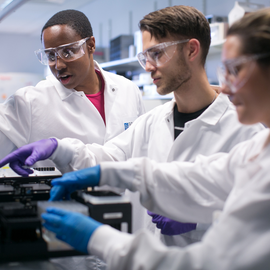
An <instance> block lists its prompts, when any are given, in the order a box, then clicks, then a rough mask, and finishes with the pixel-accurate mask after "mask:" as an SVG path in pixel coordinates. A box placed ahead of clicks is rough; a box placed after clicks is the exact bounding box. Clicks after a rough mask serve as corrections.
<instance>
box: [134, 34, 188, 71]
mask: <svg viewBox="0 0 270 270" xmlns="http://www.w3.org/2000/svg"><path fill="white" fill-rule="evenodd" d="M188 41H189V39H185V40H178V41H168V42H163V43H160V44H157V45H155V46H153V47H151V48H149V49H147V50H145V51H143V52H140V53H139V54H138V55H137V58H138V61H139V63H140V64H141V66H142V67H143V68H144V69H145V66H146V62H147V61H148V62H149V63H150V64H151V65H153V66H155V67H159V66H162V65H164V64H165V63H166V62H168V61H169V60H170V59H171V58H172V57H173V54H174V53H175V51H176V45H177V44H180V43H185V42H188Z"/></svg>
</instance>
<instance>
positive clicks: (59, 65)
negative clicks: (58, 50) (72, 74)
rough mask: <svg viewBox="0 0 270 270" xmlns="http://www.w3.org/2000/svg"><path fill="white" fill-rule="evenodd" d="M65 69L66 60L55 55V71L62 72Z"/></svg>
mask: <svg viewBox="0 0 270 270" xmlns="http://www.w3.org/2000/svg"><path fill="white" fill-rule="evenodd" d="M63 68H66V64H65V62H64V60H63V59H62V58H61V57H60V56H59V55H57V54H55V69H56V70H61V69H63Z"/></svg>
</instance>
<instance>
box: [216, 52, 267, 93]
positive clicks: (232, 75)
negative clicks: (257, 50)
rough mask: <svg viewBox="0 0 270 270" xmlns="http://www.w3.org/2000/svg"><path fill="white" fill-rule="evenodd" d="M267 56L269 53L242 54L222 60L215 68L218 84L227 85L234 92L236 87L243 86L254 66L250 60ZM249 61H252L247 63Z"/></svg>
mask: <svg viewBox="0 0 270 270" xmlns="http://www.w3.org/2000/svg"><path fill="white" fill-rule="evenodd" d="M267 56H270V54H268V53H264V54H255V55H249V56H246V55H244V56H241V57H238V58H233V59H229V60H227V61H225V62H223V63H222V64H221V66H220V67H218V70H217V74H218V79H219V84H220V86H225V87H226V86H227V87H229V88H230V90H231V91H232V93H235V92H236V91H237V90H238V89H240V88H241V87H243V86H244V85H245V83H246V82H247V80H248V79H249V77H250V75H251V73H252V71H253V69H254V67H255V63H254V62H252V61H254V60H258V59H260V58H264V57H267ZM250 62H252V63H251V64H249V65H247V64H248V63H250Z"/></svg>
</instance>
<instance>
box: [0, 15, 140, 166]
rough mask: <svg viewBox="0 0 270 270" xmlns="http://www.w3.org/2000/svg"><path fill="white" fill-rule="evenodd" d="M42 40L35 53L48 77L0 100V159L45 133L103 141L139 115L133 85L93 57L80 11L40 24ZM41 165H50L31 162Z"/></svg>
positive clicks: (92, 42) (90, 37)
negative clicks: (47, 71) (107, 70)
mask: <svg viewBox="0 0 270 270" xmlns="http://www.w3.org/2000/svg"><path fill="white" fill-rule="evenodd" d="M41 41H42V45H43V48H42V49H40V50H37V51H35V54H36V55H37V57H38V59H39V61H40V62H41V64H43V65H48V66H49V68H50V70H51V72H52V74H53V75H49V76H48V77H47V78H46V80H43V81H41V82H40V83H38V84H37V85H36V86H34V87H32V86H30V87H25V88H23V89H20V90H18V91H17V92H16V93H15V94H14V95H13V96H11V97H10V98H8V99H7V100H6V102H5V103H2V104H0V119H1V121H0V150H1V151H0V158H3V157H4V156H6V155H7V154H8V153H10V152H11V151H12V150H15V149H16V148H18V147H21V146H23V145H25V144H28V143H31V142H34V141H37V140H40V139H45V138H49V137H58V138H65V137H71V138H77V139H80V140H81V141H83V142H84V143H98V144H104V143H105V142H107V141H108V140H110V139H112V138H113V137H115V136H116V135H118V134H119V133H121V132H123V131H124V130H125V129H126V128H127V127H128V126H129V125H130V124H131V123H132V122H133V121H134V120H135V119H136V118H137V117H138V116H140V115H141V114H143V113H144V108H143V104H142V98H141V93H140V91H139V89H138V87H137V86H136V85H135V84H133V83H132V82H131V81H130V80H128V79H126V78H124V77H122V76H119V75H116V74H112V73H109V72H106V71H104V70H102V68H101V67H100V66H99V65H98V63H97V62H96V61H94V60H93V54H94V52H95V38H94V36H93V31H92V27H91V24H90V22H89V20H88V18H87V17H86V16H85V15H84V14H83V13H82V12H80V11H77V10H64V11H60V12H58V13H56V14H55V15H54V16H52V17H51V18H50V19H49V20H48V21H47V22H46V24H45V25H44V27H43V29H42V31H41ZM44 166H45V167H48V166H54V164H53V163H52V162H51V161H49V160H47V161H42V162H40V163H38V164H36V167H44Z"/></svg>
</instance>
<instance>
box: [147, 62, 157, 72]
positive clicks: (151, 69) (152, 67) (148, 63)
mask: <svg viewBox="0 0 270 270" xmlns="http://www.w3.org/2000/svg"><path fill="white" fill-rule="evenodd" d="M155 69H156V66H154V65H153V64H151V63H150V62H149V61H148V60H146V63H145V71H147V72H152V71H154V70H155Z"/></svg>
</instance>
